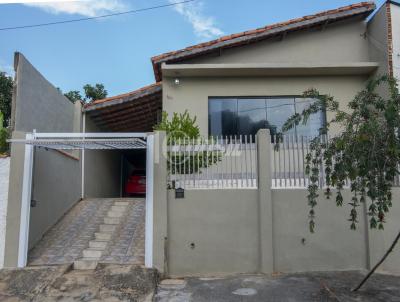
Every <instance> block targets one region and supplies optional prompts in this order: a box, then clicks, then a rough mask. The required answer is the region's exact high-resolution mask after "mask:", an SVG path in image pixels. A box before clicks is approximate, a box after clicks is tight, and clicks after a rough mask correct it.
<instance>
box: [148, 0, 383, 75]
mask: <svg viewBox="0 0 400 302" xmlns="http://www.w3.org/2000/svg"><path fill="white" fill-rule="evenodd" d="M375 8H376V6H375V5H374V4H371V5H369V6H363V7H358V8H355V9H352V10H348V11H342V12H337V13H335V14H329V15H324V16H318V17H315V18H312V19H310V20H303V21H299V22H297V23H292V24H288V25H285V26H282V27H277V28H273V29H271V30H267V31H265V32H261V33H254V34H252V35H242V36H239V37H236V38H233V39H229V40H225V41H220V42H217V43H215V44H212V45H210V46H204V47H201V48H193V49H190V50H182V51H178V52H177V53H172V54H171V55H166V56H165V57H162V58H159V57H161V56H162V55H160V56H155V57H153V58H152V59H151V60H152V64H153V69H154V74H155V78H156V81H161V80H162V72H161V64H162V63H168V62H178V61H181V60H184V59H188V58H191V57H195V56H200V55H203V54H207V53H209V52H212V51H214V50H216V49H220V48H231V47H237V46H241V45H243V44H244V43H254V42H256V41H260V40H266V39H268V38H272V37H274V36H276V35H279V34H282V33H283V32H295V31H299V30H303V29H307V28H310V27H315V26H318V25H321V24H326V23H330V22H338V21H341V20H344V19H352V18H357V17H363V18H365V17H367V16H369V15H370V14H371V13H372V12H373V11H374V10H375Z"/></svg>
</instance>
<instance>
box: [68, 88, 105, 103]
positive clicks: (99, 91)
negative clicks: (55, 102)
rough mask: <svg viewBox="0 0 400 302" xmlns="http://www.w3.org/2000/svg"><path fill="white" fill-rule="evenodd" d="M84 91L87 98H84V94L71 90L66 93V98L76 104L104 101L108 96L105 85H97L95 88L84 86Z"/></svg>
mask: <svg viewBox="0 0 400 302" xmlns="http://www.w3.org/2000/svg"><path fill="white" fill-rule="evenodd" d="M83 91H84V92H85V97H82V94H81V92H80V91H79V90H71V91H69V92H67V93H64V96H65V97H67V98H68V99H69V100H70V101H71V102H72V103H75V102H76V101H85V102H92V101H96V100H100V99H104V98H106V97H107V94H108V92H107V90H106V89H105V88H104V85H103V84H96V85H95V86H92V85H90V84H86V85H85V86H83Z"/></svg>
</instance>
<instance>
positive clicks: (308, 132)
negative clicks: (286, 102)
mask: <svg viewBox="0 0 400 302" xmlns="http://www.w3.org/2000/svg"><path fill="white" fill-rule="evenodd" d="M313 102H314V100H313V99H305V98H296V112H297V113H300V114H301V113H302V112H303V110H304V109H307V108H308V107H310V105H311V104H312V103H313ZM324 124H325V114H324V113H323V112H321V111H320V112H317V113H314V114H312V115H311V116H310V118H309V119H308V121H307V124H306V125H303V124H302V123H300V124H299V125H298V126H296V135H297V136H312V137H315V136H318V134H319V130H320V128H321V127H322V126H323V125H324Z"/></svg>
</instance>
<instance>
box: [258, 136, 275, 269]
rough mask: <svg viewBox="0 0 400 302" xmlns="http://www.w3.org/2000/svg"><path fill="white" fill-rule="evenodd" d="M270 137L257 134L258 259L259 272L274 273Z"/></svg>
mask: <svg viewBox="0 0 400 302" xmlns="http://www.w3.org/2000/svg"><path fill="white" fill-rule="evenodd" d="M271 152H273V151H272V149H271V136H270V133H269V130H268V129H260V130H259V131H258V132H257V164H258V206H259V209H258V210H259V211H258V213H259V216H258V221H259V255H260V256H259V259H260V267H259V269H260V272H262V273H272V272H274V240H273V211H272V210H273V207H272V190H271V184H272V181H271Z"/></svg>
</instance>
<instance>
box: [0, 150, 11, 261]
mask: <svg viewBox="0 0 400 302" xmlns="http://www.w3.org/2000/svg"><path fill="white" fill-rule="evenodd" d="M9 176H10V158H9V157H6V158H0V269H1V268H3V265H4V245H5V241H6V218H7V200H8V179H9Z"/></svg>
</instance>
